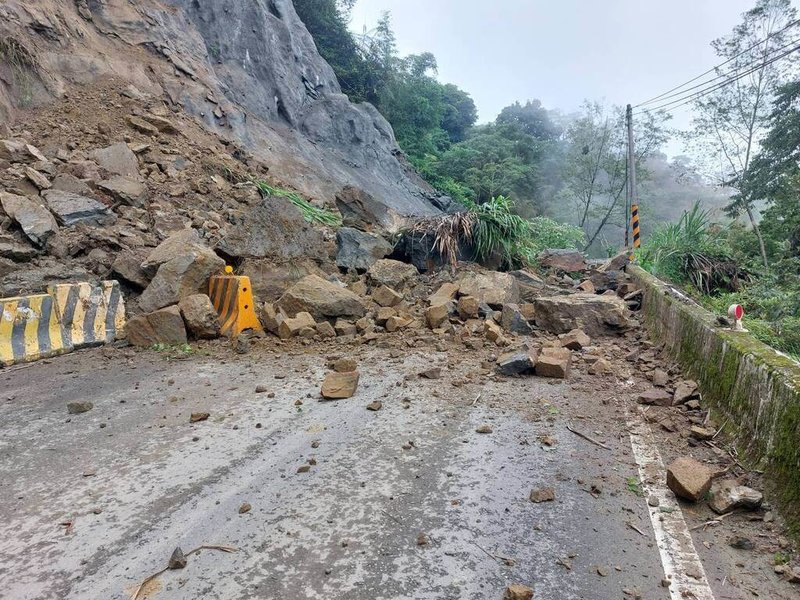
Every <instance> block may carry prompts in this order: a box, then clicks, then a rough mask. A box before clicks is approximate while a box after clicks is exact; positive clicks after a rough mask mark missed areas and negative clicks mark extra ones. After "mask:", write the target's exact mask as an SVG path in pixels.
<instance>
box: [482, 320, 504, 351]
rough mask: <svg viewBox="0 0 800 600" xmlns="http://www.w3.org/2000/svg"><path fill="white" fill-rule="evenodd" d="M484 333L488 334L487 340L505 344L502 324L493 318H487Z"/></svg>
mask: <svg viewBox="0 0 800 600" xmlns="http://www.w3.org/2000/svg"><path fill="white" fill-rule="evenodd" d="M483 335H485V336H486V339H487V340H489V341H490V342H494V343H495V344H497V345H498V346H501V345H502V344H503V330H502V329H500V326H499V325H498V324H497V323H495V322H494V321H492V320H491V319H487V320H486V321H485V322H484V324H483Z"/></svg>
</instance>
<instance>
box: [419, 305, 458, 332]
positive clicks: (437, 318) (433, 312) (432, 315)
mask: <svg viewBox="0 0 800 600" xmlns="http://www.w3.org/2000/svg"><path fill="white" fill-rule="evenodd" d="M451 310H452V303H447V304H436V305H434V306H429V307H428V308H426V309H425V321H427V323H428V327H430V328H431V329H436V328H438V327H441V326H442V325H443V324H444V323H445V322H446V321H447V320H448V319H449V318H450V311H451Z"/></svg>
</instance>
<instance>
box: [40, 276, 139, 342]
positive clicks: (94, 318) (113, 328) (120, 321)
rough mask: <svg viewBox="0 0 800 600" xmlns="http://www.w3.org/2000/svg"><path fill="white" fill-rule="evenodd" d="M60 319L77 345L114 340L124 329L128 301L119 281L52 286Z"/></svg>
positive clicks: (66, 332)
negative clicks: (124, 296)
mask: <svg viewBox="0 0 800 600" xmlns="http://www.w3.org/2000/svg"><path fill="white" fill-rule="evenodd" d="M47 292H48V293H49V294H50V295H51V296H52V297H53V299H54V300H55V303H56V309H57V310H58V318H59V320H60V321H61V325H62V326H63V327H64V332H65V334H66V336H67V339H68V340H69V341H70V343H71V344H72V345H73V346H74V347H75V348H76V349H77V348H84V347H86V346H97V345H100V344H108V343H110V342H113V341H114V340H115V339H117V337H119V336H121V334H122V332H123V330H124V329H125V300H124V298H123V297H122V292H121V290H120V288H119V282H117V281H102V282H100V284H99V285H91V284H89V283H63V284H59V285H52V286H50V287H49V288H47Z"/></svg>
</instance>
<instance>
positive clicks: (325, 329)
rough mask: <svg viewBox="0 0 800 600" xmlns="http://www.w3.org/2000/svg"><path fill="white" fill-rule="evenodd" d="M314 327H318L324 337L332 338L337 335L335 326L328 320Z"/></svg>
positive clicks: (318, 331) (319, 332)
mask: <svg viewBox="0 0 800 600" xmlns="http://www.w3.org/2000/svg"><path fill="white" fill-rule="evenodd" d="M314 327H315V328H316V330H317V333H318V334H319V335H320V336H322V337H323V338H328V339H330V338H335V337H336V330H335V329H334V328H333V325H331V324H330V323H328V321H322V322H320V323H317V324H316V325H315V326H314Z"/></svg>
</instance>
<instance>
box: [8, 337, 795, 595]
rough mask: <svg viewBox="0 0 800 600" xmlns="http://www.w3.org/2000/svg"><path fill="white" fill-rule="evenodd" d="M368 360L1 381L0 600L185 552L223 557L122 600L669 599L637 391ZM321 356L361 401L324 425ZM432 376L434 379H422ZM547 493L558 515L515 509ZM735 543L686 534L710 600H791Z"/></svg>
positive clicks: (265, 345) (146, 367)
mask: <svg viewBox="0 0 800 600" xmlns="http://www.w3.org/2000/svg"><path fill="white" fill-rule="evenodd" d="M609 344H611V342H609ZM381 345H382V346H383V347H367V346H360V347H354V346H350V345H344V344H341V345H337V344H332V345H329V346H327V347H323V346H315V345H312V346H309V347H303V346H301V345H300V344H297V345H281V343H280V342H277V341H275V340H273V339H272V338H270V339H265V340H259V341H257V342H256V343H255V344H254V345H253V347H252V349H251V351H250V352H249V353H248V354H243V355H239V354H235V353H233V352H232V351H231V350H230V348H229V347H228V346H226V345H224V344H223V343H222V342H220V343H213V344H206V345H200V346H199V347H198V348H196V350H195V351H194V352H193V353H191V354H189V355H183V354H181V353H180V352H177V353H157V352H153V351H146V352H133V351H131V350H116V349H110V348H109V349H103V350H90V351H84V352H78V353H75V354H72V355H69V356H65V357H61V358H59V359H56V360H52V361H45V362H42V363H38V364H35V365H32V366H26V367H25V368H22V369H10V370H8V371H7V372H4V373H2V372H0V382H2V385H0V389H2V392H0V401H2V404H0V460H1V461H2V462H1V465H0V466H1V468H2V481H3V485H2V488H1V489H0V564H2V568H0V597H2V598H8V599H14V600H18V599H19V600H22V599H45V598H48V599H49V598H53V599H55V598H59V599H61V598H70V599H81V600H83V599H95V598H96V599H109V598H113V599H117V598H119V599H122V598H129V597H130V595H131V593H132V592H133V591H134V590H135V589H136V588H137V586H138V585H139V584H140V583H141V582H142V581H143V580H144V579H145V578H147V577H148V576H149V575H151V574H152V573H154V572H156V571H159V570H161V569H162V568H163V567H165V566H166V562H167V559H168V558H169V556H170V554H171V553H172V551H173V549H174V548H175V547H176V546H180V547H181V548H183V550H184V551H186V552H188V551H189V550H191V549H193V548H195V547H197V546H201V545H223V546H230V547H234V548H236V549H237V551H236V552H233V553H225V552H221V551H217V550H203V551H201V552H199V553H197V554H194V555H192V556H190V557H189V560H188V565H187V567H186V568H185V569H183V570H176V571H167V572H165V573H164V574H162V575H161V576H159V577H158V578H156V579H155V580H153V581H152V582H151V583H150V584H148V585H147V586H146V587H145V589H143V590H142V593H140V594H139V597H140V598H165V599H177V598H180V599H194V598H208V599H211V598H219V599H240V598H276V599H277V598H280V599H305V598H308V599H317V598H342V599H370V600H374V599H387V600H388V599H401V598H420V599H445V598H453V599H455V598H465V599H466V598H469V599H482V598H501V597H502V595H503V590H504V589H505V587H506V586H507V585H508V584H510V583H523V584H526V585H530V586H531V587H533V588H534V589H535V598H541V599H571V598H576V599H577V598H584V599H605V598H636V597H641V598H647V599H666V598H670V597H671V593H672V594H673V596H672V597H681V596H680V595H675V587H674V586H671V587H666V585H665V584H666V583H668V582H667V581H664V579H665V573H664V567H663V566H662V560H661V557H660V554H659V548H658V546H657V544H656V542H655V538H654V534H653V527H652V525H651V521H650V516H649V513H648V511H649V510H650V509H649V507H648V505H647V501H646V498H643V497H642V496H641V495H639V494H638V493H637V485H636V482H637V481H638V477H639V471H638V465H637V464H636V462H635V460H634V453H633V452H632V449H631V440H630V436H629V429H628V423H627V419H630V418H631V417H630V415H631V411H633V412H634V413H635V411H637V410H638V408H637V407H636V405H635V404H633V403H632V402H631V400H630V398H631V394H630V390H629V389H628V387H629V386H630V385H635V384H634V383H633V382H631V381H630V380H625V379H624V378H623V377H620V376H619V375H620V373H619V372H618V373H617V376H611V375H609V376H607V377H603V378H592V377H589V376H586V375H585V369H584V367H583V366H580V365H579V366H578V367H576V368H575V370H574V373H573V375H572V376H571V377H570V379H568V380H567V381H561V380H547V379H543V378H535V377H528V378H520V379H515V378H503V377H498V376H496V375H495V374H494V373H493V372H492V371H491V370H490V369H482V363H483V362H484V361H486V360H487V359H488V358H490V354H491V352H490V351H489V350H485V351H480V352H472V351H469V352H466V351H465V350H464V348H463V347H455V346H454V347H452V348H451V347H446V346H443V345H442V344H435V343H434V342H431V343H430V344H423V343H419V341H417V342H416V343H415V342H414V341H413V340H411V339H409V340H400V339H397V340H394V341H393V342H391V343H389V342H386V343H383V344H381ZM612 345H613V344H612ZM333 356H348V357H353V358H355V359H356V360H357V361H358V363H359V370H360V372H361V384H360V386H359V389H358V392H357V394H356V395H355V396H354V397H353V398H350V399H348V400H342V401H335V402H320V401H319V400H318V398H319V385H320V382H321V381H322V378H323V377H324V374H325V372H326V371H327V368H326V362H327V359H330V358H331V357H333ZM432 366H439V367H442V375H441V378H439V379H425V378H421V377H419V376H418V374H419V373H420V372H421V371H423V370H425V369H428V368H430V367H432ZM483 366H486V365H485V364H484V365H483ZM620 368H622V367H620ZM257 386H264V387H265V388H266V389H267V391H266V392H261V393H256V391H255V390H256V387H257ZM376 399H378V400H381V401H382V403H383V408H382V410H379V411H377V412H373V411H368V410H366V405H367V404H369V403H370V402H371V401H373V400H376ZM86 400H88V401H91V402H92V403H93V404H94V408H93V409H92V410H91V411H89V412H87V413H84V414H79V415H68V414H67V409H66V404H67V403H68V402H71V401H86ZM298 400H300V401H301V402H302V404H300V403H298V402H297V401H298ZM194 412H208V413H210V415H211V416H210V418H209V419H208V420H206V421H203V422H199V423H194V424H190V423H189V419H190V414H191V413H194ZM484 424H489V425H491V426H492V433H489V434H480V433H477V432H476V429H477V428H478V427H479V426H481V425H484ZM568 424H569V425H571V426H572V428H573V429H575V430H576V431H580V432H582V433H584V434H586V435H587V436H589V437H591V438H593V439H595V440H596V441H598V442H600V443H602V444H603V445H605V446H607V448H603V447H601V446H599V445H596V444H594V443H592V442H590V441H587V440H585V439H584V438H582V437H579V436H578V435H576V434H574V433H572V432H571V431H569V430H568V429H567V425H568ZM665 451H666V455H665V457H664V459H665V460H667V458H668V456H669V455H670V450H669V449H668V448H665ZM302 465H309V466H310V469H309V471H308V472H306V473H298V472H297V471H298V468H299V467H301V466H302ZM543 487H553V488H554V489H555V501H553V502H543V503H534V502H531V501H530V499H529V497H530V493H531V490H534V489H540V488H543ZM243 503H249V504H250V505H251V507H252V508H251V510H250V511H249V512H246V513H244V514H240V507H241V505H242V504H243ZM686 518H687V521H688V522H689V524H690V525H694V524H696V523H702V522H703V521H704V520H706V519H709V518H711V517H710V516H709V514H708V510H707V508H705V507H691V508H690V509H689V512H688V513H687V516H686ZM747 527H756V526H754V525H751V524H750V523H749V521H748V520H747V516H741V517H740V516H733V517H731V518H730V519H726V520H725V524H724V525H721V526H720V528H718V529H711V528H709V529H706V530H696V531H695V532H694V538H695V542H694V543H695V546H696V549H697V551H698V552H699V553H700V557H701V559H702V561H703V567H704V568H705V572H706V575H707V579H708V583H709V586H710V588H711V589H712V590H713V597H714V598H717V599H718V600H721V599H728V598H730V599H734V598H751V597H754V596H755V595H760V597H766V598H793V597H797V596H796V595H793V594H797V590H796V588H794V589H793V587H792V586H791V585H790V584H787V583H783V582H780V581H779V580H778V579H777V578H776V577H775V575H774V574H772V573H771V556H769V555H767V554H764V553H756V552H744V551H740V550H733V549H732V548H730V547H728V545H727V543H726V538H727V536H728V535H730V533H731V530H730V529H727V530H726V529H725V528H736V530H737V531H741V530H742V528H747ZM759 531H760V530H758V529H755V530H754V533H753V534H752V536H753V537H754V538H755V539H757V538H758V536H759V535H762V536H765V535H770V534H768V533H763V532H762V533H758V532H759ZM420 534H423V535H422V536H420ZM773 535H774V534H773ZM424 541H427V543H424V544H420V543H419V542H424ZM693 575H697V576H698V577H699V576H700V574H699V573H695V574H693ZM684 597H691V596H684ZM697 597H700V596H697Z"/></svg>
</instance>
